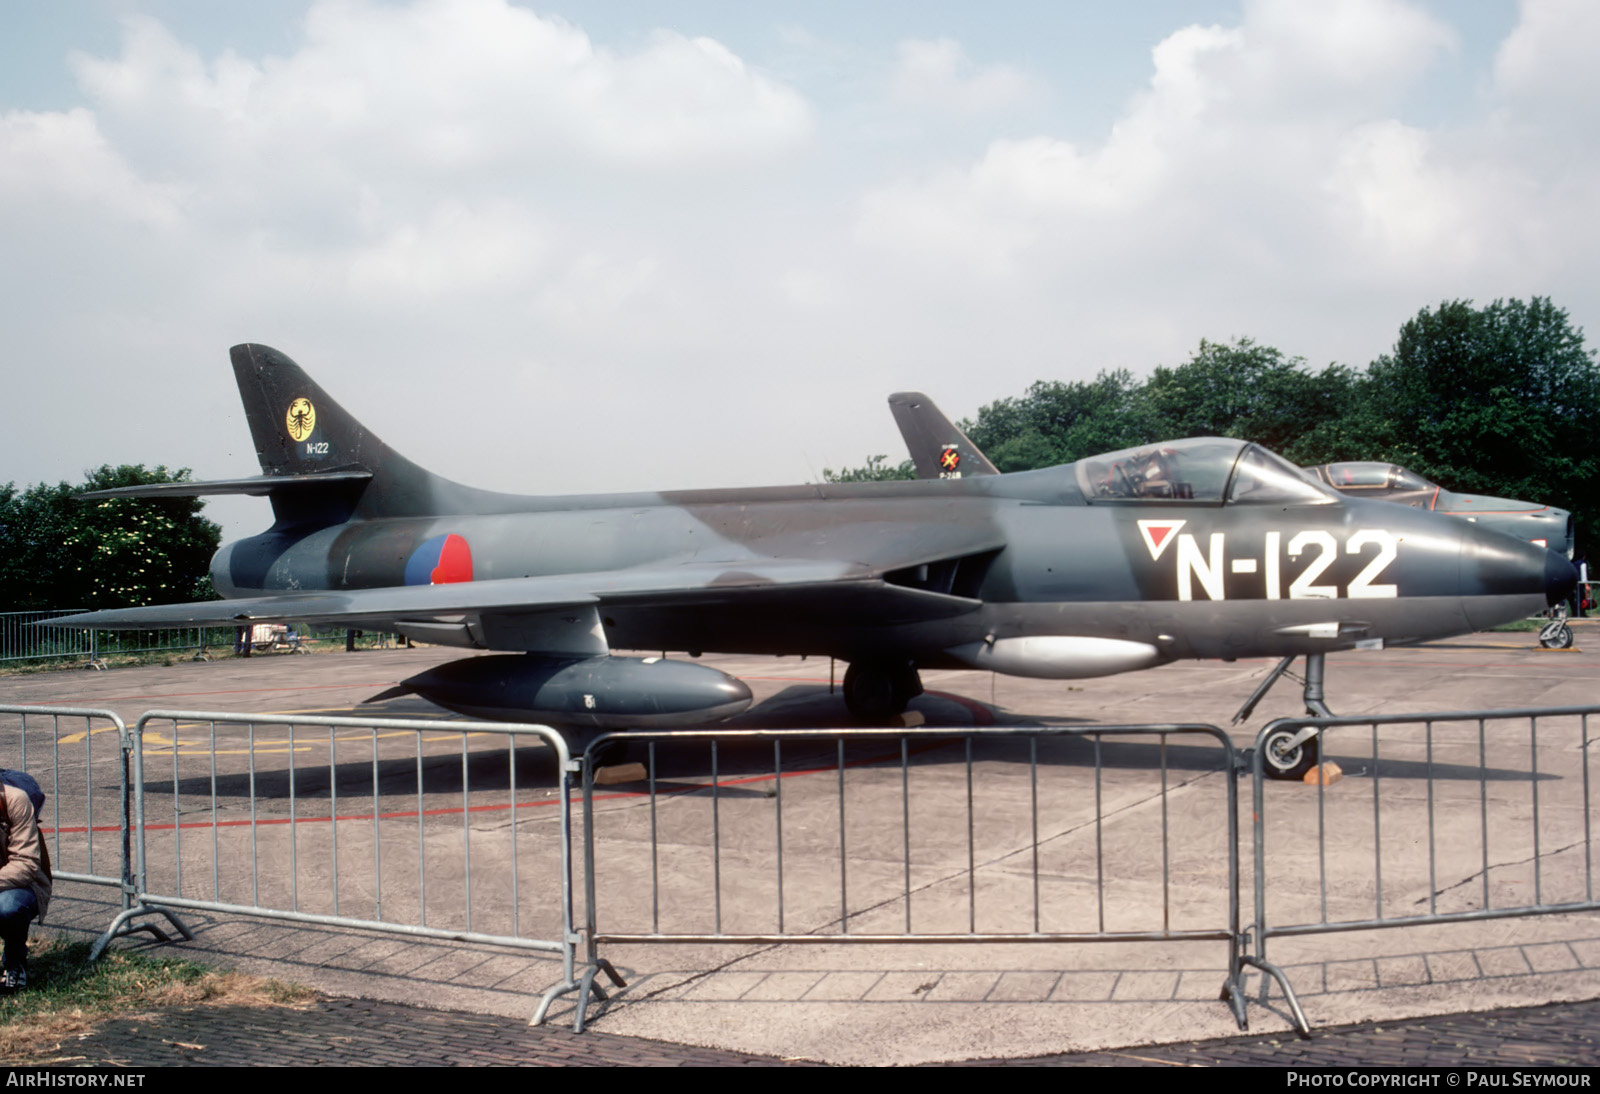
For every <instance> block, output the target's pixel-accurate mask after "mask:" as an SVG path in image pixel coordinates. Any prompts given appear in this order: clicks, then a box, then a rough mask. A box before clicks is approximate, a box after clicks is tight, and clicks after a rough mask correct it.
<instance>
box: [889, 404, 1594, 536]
mask: <svg viewBox="0 0 1600 1094" xmlns="http://www.w3.org/2000/svg"><path fill="white" fill-rule="evenodd" d="M889 410H890V411H891V412H892V413H893V414H894V420H895V424H896V425H898V426H899V427H900V435H901V437H902V438H904V440H905V443H906V449H907V450H908V451H909V452H910V453H911V461H912V465H913V466H914V467H915V468H916V472H917V478H919V479H936V478H949V477H952V473H954V475H955V476H959V475H998V474H999V473H1000V472H999V470H998V469H996V467H995V466H994V464H992V463H990V462H989V460H988V458H987V457H986V456H984V454H983V452H982V451H980V450H979V448H978V446H977V445H975V444H973V443H972V441H971V440H969V439H968V438H967V435H966V434H965V433H963V432H961V430H960V429H959V428H957V427H956V426H955V425H954V424H953V423H952V422H951V421H950V419H949V418H947V417H945V416H944V414H943V412H941V411H940V410H939V408H938V407H937V406H935V405H934V402H933V400H932V399H930V398H928V397H927V396H926V395H924V394H922V392H920V391H902V392H897V393H896V394H894V395H891V396H889ZM958 469H959V470H958ZM1303 470H1304V471H1305V473H1306V474H1308V475H1315V476H1316V477H1317V479H1318V480H1320V481H1322V482H1324V483H1327V484H1328V485H1329V486H1331V487H1333V489H1335V490H1337V491H1339V492H1340V493H1341V494H1346V495H1348V496H1350V497H1352V498H1377V499H1379V500H1381V501H1390V502H1395V503H1396V504H1399V505H1409V506H1411V507H1413V508H1416V509H1427V510H1429V511H1431V512H1435V513H1448V514H1449V515H1451V516H1454V517H1460V518H1462V519H1463V520H1470V521H1472V522H1474V523H1475V524H1479V525H1481V526H1482V527H1484V528H1492V529H1494V530H1495V531H1497V532H1504V533H1506V534H1507V535H1510V536H1516V537H1517V538H1518V539H1525V540H1528V541H1529V542H1530V543H1536V544H1538V545H1539V546H1541V547H1548V548H1549V549H1550V550H1552V551H1556V552H1558V553H1560V554H1563V555H1565V556H1566V557H1567V558H1571V557H1572V555H1573V547H1574V536H1573V521H1572V514H1571V513H1569V512H1568V511H1567V510H1565V509H1557V508H1556V507H1554V506H1551V505H1540V504H1538V503H1537V502H1531V501H1515V500H1513V499H1511V498H1491V497H1485V496H1483V495H1479V494H1458V493H1456V492H1455V491H1453V490H1446V489H1445V488H1444V487H1442V486H1439V485H1438V484H1437V483H1432V482H1429V481H1428V480H1427V479H1425V478H1423V477H1422V476H1421V475H1418V474H1417V473H1416V472H1414V471H1407V470H1406V469H1405V468H1404V467H1400V466H1397V465H1395V464H1390V463H1372V462H1345V463H1325V464H1319V465H1318V466H1316V467H1307V468H1303Z"/></svg>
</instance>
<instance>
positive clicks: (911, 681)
mask: <svg viewBox="0 0 1600 1094" xmlns="http://www.w3.org/2000/svg"><path fill="white" fill-rule="evenodd" d="M921 691H922V682H921V681H920V680H919V679H918V678H917V670H916V669H915V668H913V667H912V666H911V665H909V664H908V665H904V666H901V665H895V664H884V663H882V662H875V661H855V662H852V663H851V665H850V667H849V668H848V669H846V670H845V673H844V705H845V706H846V707H848V708H849V709H850V713H851V714H852V715H854V716H855V717H856V718H857V719H858V720H859V721H863V722H884V721H887V720H889V719H890V718H893V717H894V716H895V715H896V714H899V713H900V712H901V711H903V710H905V709H906V704H907V703H909V702H911V700H912V698H913V697H914V696H915V695H917V694H920V693H921Z"/></svg>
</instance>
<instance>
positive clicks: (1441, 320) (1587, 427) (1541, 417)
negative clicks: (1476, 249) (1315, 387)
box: [1346, 297, 1600, 543]
mask: <svg viewBox="0 0 1600 1094" xmlns="http://www.w3.org/2000/svg"><path fill="white" fill-rule="evenodd" d="M1597 409H1600V368H1597V366H1596V363H1595V353H1594V351H1593V350H1591V349H1588V348H1586V347H1585V346H1584V339H1583V332H1582V331H1581V330H1578V329H1576V328H1574V327H1573V326H1572V324H1571V322H1570V321H1569V320H1568V318H1567V313H1566V312H1565V311H1563V310H1562V309H1560V308H1558V307H1556V306H1555V305H1554V304H1552V303H1551V302H1550V301H1549V300H1548V299H1546V298H1544V297H1534V298H1533V299H1532V300H1530V301H1527V302H1523V301H1521V300H1496V301H1495V302H1494V303H1492V304H1490V305H1488V306H1486V307H1482V308H1475V307H1473V305H1472V302H1471V301H1468V300H1452V301H1445V302H1444V303H1441V304H1440V305H1439V307H1438V308H1437V309H1431V308H1423V309H1422V310H1421V311H1420V312H1418V313H1417V315H1416V316H1415V317H1414V318H1412V319H1410V320H1408V321H1407V322H1406V323H1405V325H1404V326H1403V327H1401V328H1400V337H1399V340H1398V341H1397V342H1396V343H1395V347H1394V351H1393V352H1392V353H1388V354H1385V355H1384V356H1382V357H1380V358H1378V360H1376V361H1374V362H1373V363H1372V366H1371V368H1369V369H1368V371H1367V374H1366V375H1365V377H1363V378H1362V380H1361V381H1360V382H1359V384H1358V390H1357V392H1356V398H1355V400H1354V405H1353V407H1352V412H1351V414H1350V417H1349V420H1348V422H1347V424H1346V428H1347V429H1348V430H1349V432H1350V433H1351V434H1352V435H1354V436H1360V437H1362V438H1363V439H1364V442H1365V444H1364V454H1363V456H1362V458H1364V459H1388V460H1392V461H1394V462H1395V463H1399V464H1403V465H1405V466H1406V467H1409V468H1411V469H1412V470H1414V471H1417V472H1418V473H1420V474H1422V475H1425V476H1427V477H1428V478H1430V479H1433V480H1434V481H1435V482H1438V483H1440V484H1442V485H1444V486H1446V487H1448V488H1450V489H1452V490H1460V491H1465V492H1469V493H1479V494H1492V495H1497V496H1500V497H1512V498H1523V499H1527V500H1531V501H1541V502H1546V503H1549V504H1552V505H1558V506H1560V507H1562V508H1564V509H1570V510H1572V512H1573V514H1574V516H1575V518H1576V520H1577V523H1578V538H1579V540H1580V541H1581V542H1584V543H1589V542H1593V538H1594V536H1595V534H1596V533H1597V532H1600V513H1597V512H1596V506H1595V500H1596V499H1595V497H1594V487H1595V483H1596V481H1597V476H1600V437H1597V435H1596V431H1595V427H1594V421H1595V412H1596V410H1597Z"/></svg>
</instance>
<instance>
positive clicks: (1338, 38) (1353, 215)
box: [857, 0, 1600, 362]
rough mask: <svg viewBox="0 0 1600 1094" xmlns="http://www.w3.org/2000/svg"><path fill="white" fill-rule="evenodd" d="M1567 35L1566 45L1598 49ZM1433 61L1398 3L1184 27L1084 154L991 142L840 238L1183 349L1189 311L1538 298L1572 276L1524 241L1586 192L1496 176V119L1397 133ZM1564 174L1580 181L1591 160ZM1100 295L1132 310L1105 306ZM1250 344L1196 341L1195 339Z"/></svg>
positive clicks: (933, 275)
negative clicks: (1151, 321) (1148, 317)
mask: <svg viewBox="0 0 1600 1094" xmlns="http://www.w3.org/2000/svg"><path fill="white" fill-rule="evenodd" d="M1526 15H1527V21H1526V22H1525V23H1524V25H1523V26H1522V27H1520V28H1519V29H1518V31H1517V33H1516V34H1514V35H1513V36H1512V38H1511V39H1510V41H1509V42H1508V43H1507V46H1506V48H1505V50H1504V51H1503V52H1502V56H1501V60H1500V71H1501V73H1502V80H1503V81H1504V80H1506V79H1509V76H1506V75H1505V73H1506V72H1507V71H1508V70H1511V69H1515V68H1517V65H1513V64H1512V62H1511V61H1509V60H1507V56H1508V55H1512V54H1514V52H1515V51H1516V50H1517V49H1522V48H1529V49H1534V50H1535V51H1536V52H1540V53H1541V55H1542V47H1538V46H1532V45H1527V46H1524V45H1519V43H1526V42H1528V41H1529V40H1530V38H1536V37H1537V35H1538V33H1540V32H1542V30H1541V28H1543V27H1544V26H1545V24H1546V23H1548V22H1549V19H1550V13H1549V12H1547V11H1544V10H1538V9H1537V8H1536V6H1534V5H1530V9H1529V11H1528V12H1527V13H1526ZM1567 30H1568V32H1569V34H1570V35H1571V36H1572V37H1583V38H1585V39H1586V40H1587V41H1588V42H1589V43H1590V45H1589V46H1588V47H1586V48H1590V49H1592V48H1593V46H1594V44H1595V43H1596V42H1597V41H1600V35H1595V34H1587V33H1585V34H1582V35H1580V34H1578V33H1577V28H1576V27H1575V26H1570V25H1569V26H1568V27H1567ZM1454 43H1455V36H1454V34H1453V32H1452V31H1451V30H1450V29H1449V28H1448V27H1446V26H1444V25H1443V24H1442V23H1440V22H1439V21H1438V20H1437V19H1435V18H1433V17H1432V16H1430V15H1428V14H1427V13H1425V12H1423V11H1421V10H1420V9H1418V8H1415V7H1413V6H1410V5H1408V4H1405V3H1401V2H1398V0H1354V2H1351V3H1347V4H1336V5H1308V4H1299V3H1292V2H1285V0H1260V2H1256V3H1250V4H1247V5H1246V7H1245V11H1244V17H1243V19H1242V20H1241V22H1240V23H1239V25H1237V26H1233V27H1219V26H1192V27H1186V28H1182V29H1180V30H1177V31H1175V32H1174V33H1172V34H1171V35H1169V36H1168V37H1167V38H1165V39H1164V40H1163V41H1162V42H1160V43H1159V44H1158V45H1157V46H1156V47H1155V48H1154V49H1153V50H1152V55H1151V56H1152V73H1151V77H1150V81H1149V84H1148V86H1147V87H1146V88H1145V89H1144V90H1143V91H1142V92H1141V93H1140V94H1139V95H1137V96H1135V97H1134V98H1133V99H1132V100H1131V102H1130V105H1129V106H1128V108H1127V110H1126V111H1125V112H1124V113H1123V115H1122V116H1121V117H1120V118H1119V119H1118V120H1117V121H1116V122H1115V124H1114V125H1113V126H1112V127H1111V129H1110V131H1109V132H1108V133H1107V134H1106V136H1105V137H1104V139H1103V140H1101V141H1100V142H1098V143H1094V144H1081V145H1080V144H1073V143H1069V142H1066V141H1063V140H1060V139H1057V138H1054V137H1048V136H1040V137H1036V138H1032V139H1027V140H1011V139H1008V140H996V141H994V142H992V143H991V144H990V145H989V147H988V148H987V149H986V150H985V151H984V153H983V154H982V155H981V156H980V157H979V158H977V159H976V160H975V161H973V162H972V163H970V164H968V165H966V166H945V167H942V168H939V169H937V170H933V171H928V172H922V173H919V174H916V175H911V176H907V177H905V178H902V179H900V180H898V181H896V182H894V183H892V184H889V185H885V186H883V187H879V188H877V189H876V190H875V191H873V192H871V193H869V194H867V195H866V196H865V197H864V198H863V200H862V202H861V204H860V206H859V212H858V220H857V235H858V238H860V239H861V240H863V242H864V243H865V244H866V245H868V246H870V247H871V248H873V249H874V250H875V251H876V252H877V253H878V254H879V255H880V256H881V258H882V260H883V261H885V262H889V263H894V262H897V261H898V262H900V263H902V264H903V267H904V269H905V271H906V277H907V278H908V279H911V280H915V281H918V282H929V281H935V280H942V281H949V282H960V281H965V282H967V283H969V284H972V285H974V286H976V285H978V284H979V283H980V282H984V283H987V284H988V285H989V289H990V290H993V289H994V287H995V285H996V284H998V283H1004V284H1007V285H1009V286H1011V290H1012V291H1013V292H1015V293H1019V294H1024V295H1027V296H1029V297H1030V298H1032V299H1036V300H1039V301H1041V302H1042V301H1043V300H1046V299H1049V298H1051V297H1052V296H1053V297H1054V298H1055V299H1058V300H1062V301H1069V300H1081V299H1087V298H1088V297H1086V296H1084V295H1083V294H1084V293H1085V291H1086V287H1087V292H1088V295H1089V296H1092V297H1094V298H1098V299H1100V300H1101V301H1102V305H1101V309H1100V314H1099V315H1098V316H1097V315H1095V314H1094V310H1093V309H1085V310H1086V311H1089V312H1090V322H1091V323H1096V324H1098V323H1101V322H1104V323H1106V324H1107V325H1108V326H1109V325H1110V324H1111V323H1113V322H1116V320H1114V319H1113V317H1114V316H1118V315H1121V314H1123V313H1138V312H1141V311H1142V312H1144V313H1157V312H1161V311H1166V312H1168V313H1169V314H1180V315H1187V316H1193V317H1195V318H1194V319H1193V320H1191V321H1189V322H1185V323H1183V324H1180V325H1181V326H1187V327H1189V328H1190V329H1191V330H1193V329H1194V324H1197V323H1203V322H1204V319H1203V316H1204V315H1206V314H1211V315H1214V316H1217V317H1218V318H1219V319H1220V320H1221V321H1222V322H1227V321H1228V320H1227V319H1226V318H1223V317H1226V316H1229V315H1235V314H1237V315H1244V314H1246V313H1247V312H1248V311H1249V310H1250V309H1249V308H1247V307H1242V306H1241V304H1240V302H1241V301H1248V300H1256V301H1264V300H1269V299H1277V298H1281V297H1283V296H1284V294H1285V293H1286V292H1290V291H1297V292H1300V293H1302V294H1304V295H1305V296H1306V297H1307V298H1308V299H1317V298H1324V299H1325V298H1326V297H1327V296H1328V295H1329V294H1330V293H1331V294H1342V295H1346V296H1361V295H1365V294H1368V293H1369V292H1370V291H1371V290H1372V289H1374V288H1380V287H1381V288H1382V289H1383V290H1384V291H1388V292H1397V291H1403V292H1404V293H1405V294H1408V295H1407V296H1406V303H1407V304H1409V305H1411V306H1412V307H1415V306H1420V305H1421V304H1423V303H1426V302H1428V301H1430V300H1436V299H1438V298H1439V297H1441V296H1448V295H1458V294H1459V295H1473V294H1480V295H1485V296H1495V295H1507V294H1515V293H1519V292H1524V293H1525V292H1528V291H1530V289H1531V291H1541V292H1547V291H1549V290H1548V288H1547V287H1546V286H1545V284H1543V283H1540V282H1538V281H1537V280H1536V278H1537V271H1538V270H1539V269H1541V268H1543V269H1546V270H1549V269H1553V268H1556V267H1558V266H1560V265H1561V264H1563V263H1570V262H1571V261H1572V260H1573V257H1574V256H1573V253H1572V248H1571V247H1570V246H1569V245H1563V244H1561V243H1560V242H1559V241H1557V240H1554V239H1552V238H1551V236H1550V234H1549V233H1548V232H1547V231H1545V230H1544V227H1543V223H1544V222H1545V221H1546V220H1547V219H1548V218H1549V215H1550V208H1549V206H1550V204H1551V203H1556V204H1559V205H1560V206H1562V207H1564V208H1565V210H1566V214H1567V215H1571V216H1581V215H1582V214H1581V213H1580V212H1579V209H1580V207H1581V203H1582V202H1583V201H1590V202H1591V203H1592V199H1593V198H1594V197H1595V196H1596V188H1595V186H1594V185H1593V182H1592V177H1593V176H1592V174H1591V175H1590V176H1588V177H1589V179H1590V181H1586V182H1584V183H1583V184H1582V185H1579V186H1577V187H1576V188H1575V189H1574V187H1573V181H1574V176H1573V174H1572V172H1571V171H1570V170H1567V171H1564V172H1561V173H1559V174H1556V173H1550V172H1543V173H1541V172H1540V171H1539V170H1538V169H1537V168H1535V167H1532V166H1530V165H1528V164H1527V163H1525V162H1520V161H1511V160H1508V158H1507V157H1506V155H1505V149H1504V148H1503V147H1501V146H1500V145H1498V144H1497V138H1496V137H1495V134H1496V133H1497V132H1499V131H1500V130H1501V129H1503V128H1504V127H1505V114H1504V111H1503V110H1502V111H1501V112H1500V113H1499V114H1496V113H1495V112H1494V110H1493V108H1491V110H1489V111H1487V112H1486V113H1485V114H1484V115H1483V116H1481V117H1480V118H1479V120H1478V122H1477V123H1476V125H1475V126H1474V127H1469V128H1467V129H1464V130H1463V129H1456V130H1452V131H1447V132H1438V133H1436V132H1430V131H1429V130H1427V129H1424V128H1421V127H1418V126H1415V125H1410V124H1407V123H1405V122H1403V121H1401V120H1400V119H1399V118H1398V117H1397V116H1396V112H1397V111H1398V110H1399V109H1400V107H1401V104H1402V102H1403V101H1404V95H1405V92H1406V90H1407V88H1408V87H1409V86H1411V85H1412V84H1413V83H1415V81H1417V80H1418V79H1419V78H1421V76H1422V74H1424V73H1425V72H1426V71H1427V69H1428V67H1429V65H1430V64H1431V63H1432V62H1433V61H1434V60H1435V59H1436V58H1438V57H1439V56H1441V55H1442V54H1443V53H1444V52H1445V51H1448V50H1450V49H1452V48H1454ZM1555 52H1556V53H1557V54H1558V55H1570V54H1572V53H1574V50H1573V49H1572V48H1571V47H1570V46H1563V47H1562V48H1561V49H1560V50H1556V51H1555ZM1517 64H1518V65H1521V64H1523V62H1518V63H1517ZM1527 67H1531V68H1537V67H1538V66H1537V65H1532V64H1531V63H1530V64H1529V65H1528V66H1527ZM1589 71H1593V69H1592V68H1591V69H1590V70H1589ZM1593 101H1594V100H1593V98H1592V97H1591V99H1590V100H1589V102H1590V103H1593ZM1582 109H1584V110H1585V111H1587V112H1588V113H1590V114H1591V115H1592V114H1593V112H1594V106H1592V105H1585V106H1584V107H1583V108H1582ZM1591 124H1593V123H1592V121H1591ZM1581 158H1583V159H1584V160H1586V161H1589V162H1590V164H1591V168H1592V166H1593V161H1594V158H1595V155H1594V151H1593V150H1592V149H1590V148H1588V147H1587V146H1585V148H1584V149H1583V151H1582V153H1581ZM1508 213H1512V214H1513V215H1510V216H1508ZM1536 242H1537V243H1540V244H1546V245H1548V246H1549V250H1548V252H1547V253H1544V254H1541V253H1539V250H1538V247H1537V246H1536V245H1535V243H1536ZM897 256H898V258H897ZM1224 271H1225V276H1219V275H1221V274H1223V272H1224ZM1530 278H1533V279H1535V280H1530ZM1486 286H1487V287H1488V289H1487V291H1485V287H1486ZM1118 288H1121V289H1123V290H1124V291H1133V292H1136V293H1137V294H1138V299H1136V300H1125V301H1119V300H1116V299H1115V298H1114V293H1115V292H1116V291H1117V290H1118ZM1041 306H1042V305H1041ZM1063 306H1064V307H1072V305H1070V304H1063ZM1102 317H1103V318H1102ZM1213 323H1217V320H1213ZM1117 325H1118V327H1119V329H1120V330H1124V331H1125V330H1126V329H1127V326H1128V324H1127V323H1125V322H1120V323H1118V324H1117ZM1135 325H1136V324H1135ZM1152 329H1154V328H1152ZM1257 332H1260V333H1258V336H1261V334H1264V333H1265V332H1262V331H1261V328H1260V327H1255V328H1254V329H1252V327H1250V326H1243V325H1241V327H1239V328H1238V329H1229V328H1227V327H1225V326H1224V327H1220V329H1219V325H1211V326H1210V327H1209V336H1211V337H1226V336H1228V335H1229V334H1232V333H1257ZM1196 333H1199V334H1204V333H1208V332H1207V328H1206V327H1201V328H1200V329H1199V330H1198V331H1196ZM1188 340H1189V341H1190V343H1191V344H1192V342H1193V340H1194V335H1190V337H1189V339H1188ZM1336 344H1340V345H1341V346H1342V345H1343V344H1344V343H1343V342H1342V340H1341V341H1340V342H1339V343H1336ZM1302 352H1312V353H1313V355H1317V356H1320V355H1321V353H1322V352H1325V351H1318V350H1317V349H1316V348H1315V347H1307V348H1306V349H1305V350H1302ZM1352 357H1354V355H1353V354H1352ZM1355 359H1356V360H1357V361H1358V362H1359V360H1361V358H1355Z"/></svg>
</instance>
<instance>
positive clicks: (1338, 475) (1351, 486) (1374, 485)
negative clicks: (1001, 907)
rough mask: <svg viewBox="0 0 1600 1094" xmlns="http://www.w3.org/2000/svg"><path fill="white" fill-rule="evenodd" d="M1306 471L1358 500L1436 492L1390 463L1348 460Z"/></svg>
mask: <svg viewBox="0 0 1600 1094" xmlns="http://www.w3.org/2000/svg"><path fill="white" fill-rule="evenodd" d="M1306 470H1307V471H1309V472H1310V473H1311V474H1313V475H1315V476H1317V478H1319V479H1321V480H1322V481H1323V482H1325V483H1327V484H1328V485H1329V486H1331V487H1333V488H1334V489H1335V490H1338V491H1339V492H1341V493H1347V494H1354V495H1358V496H1360V497H1373V498H1377V497H1388V496H1389V495H1391V494H1397V493H1399V494H1405V493H1412V492H1414V491H1421V490H1437V489H1438V487H1437V486H1435V485H1434V484H1433V483H1431V482H1429V481H1428V480H1427V479H1425V478H1423V477H1422V476H1421V475H1419V474H1417V473H1416V472H1415V471H1407V470H1406V469H1405V468H1404V467H1401V466H1399V465H1398V464H1392V463H1374V462H1371V461H1366V460H1348V461H1345V462H1343V463H1325V464H1321V465H1319V466H1317V467H1308V468H1306Z"/></svg>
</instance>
